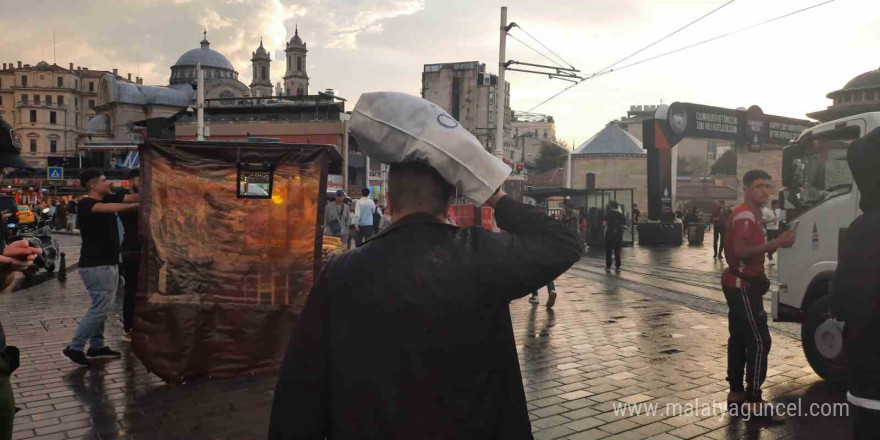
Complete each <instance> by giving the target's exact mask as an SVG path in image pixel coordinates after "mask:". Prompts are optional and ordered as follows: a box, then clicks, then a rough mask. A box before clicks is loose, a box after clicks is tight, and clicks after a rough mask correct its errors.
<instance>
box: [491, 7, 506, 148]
mask: <svg viewBox="0 0 880 440" xmlns="http://www.w3.org/2000/svg"><path fill="white" fill-rule="evenodd" d="M509 30H510V29H509V28H508V26H507V6H502V7H501V27H500V31H501V40H500V44H499V46H498V84H497V85H496V86H495V152H494V154H495V156H496V157H498V158H499V159H502V158H503V157H504V104H505V102H506V100H507V96H506V95H507V87H506V84H505V83H504V70H505V69H507V54H506V52H507V31H509Z"/></svg>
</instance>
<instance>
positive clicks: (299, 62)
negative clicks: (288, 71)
mask: <svg viewBox="0 0 880 440" xmlns="http://www.w3.org/2000/svg"><path fill="white" fill-rule="evenodd" d="M296 71H297V72H302V71H303V58H302V57H296Z"/></svg>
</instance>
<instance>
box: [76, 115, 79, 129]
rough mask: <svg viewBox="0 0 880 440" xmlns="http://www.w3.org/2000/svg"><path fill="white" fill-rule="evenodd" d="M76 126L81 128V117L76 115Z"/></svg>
mask: <svg viewBox="0 0 880 440" xmlns="http://www.w3.org/2000/svg"><path fill="white" fill-rule="evenodd" d="M76 126H77V127H79V115H76Z"/></svg>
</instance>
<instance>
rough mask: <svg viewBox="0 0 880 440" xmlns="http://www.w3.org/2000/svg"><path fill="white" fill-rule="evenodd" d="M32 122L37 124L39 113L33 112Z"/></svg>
mask: <svg viewBox="0 0 880 440" xmlns="http://www.w3.org/2000/svg"><path fill="white" fill-rule="evenodd" d="M31 122H37V111H36V110H31Z"/></svg>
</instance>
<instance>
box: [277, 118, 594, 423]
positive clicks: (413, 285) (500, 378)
mask: <svg viewBox="0 0 880 440" xmlns="http://www.w3.org/2000/svg"><path fill="white" fill-rule="evenodd" d="M432 122H433V121H432ZM388 186H389V192H388V194H387V196H386V197H387V203H388V207H389V208H390V209H391V211H392V212H393V215H394V218H395V222H394V223H393V224H392V225H391V226H390V227H388V229H385V230H383V231H382V232H381V233H380V234H379V235H378V236H376V237H375V238H373V239H372V240H370V241H369V242H367V243H365V244H364V245H363V246H361V247H360V248H358V249H356V250H354V251H352V252H347V253H345V254H342V255H340V256H337V257H336V258H335V259H334V260H332V261H331V262H330V263H329V264H328V265H327V266H326V267H325V268H324V270H323V272H322V273H321V274H320V275H319V276H318V278H317V280H316V281H315V286H314V288H313V290H312V292H311V294H310V295H309V298H308V300H307V301H306V304H305V307H304V309H303V311H302V315H301V318H300V323H299V327H298V328H297V330H296V332H294V334H293V338H292V340H291V343H290V348H289V349H288V351H287V356H286V357H285V359H284V362H283V363H282V368H281V375H280V376H279V378H278V385H277V387H276V390H275V401H274V403H273V406H272V416H271V421H270V425H269V438H270V439H272V440H275V439H293V438H297V439H307V438H309V439H322V438H325V437H332V438H375V439H387V440H394V439H415V438H418V439H505V440H508V439H510V440H517V439H531V438H532V433H531V428H530V421H529V414H528V409H527V408H526V400H525V393H524V390H523V385H522V377H521V374H520V369H519V363H518V360H517V354H516V342H515V340H514V335H513V330H512V326H511V320H510V311H509V308H508V305H509V303H510V301H511V300H514V299H517V298H521V297H523V296H526V295H528V294H529V293H530V292H532V291H534V290H535V289H536V288H538V287H539V286H543V285H546V284H547V283H548V282H549V281H551V280H552V279H553V278H555V277H557V276H559V275H560V274H562V273H563V272H564V271H566V270H567V269H568V268H569V267H571V265H572V264H574V262H575V261H577V260H578V259H579V258H580V246H579V245H578V239H577V237H576V236H575V235H574V234H572V233H571V231H570V230H569V229H568V228H567V227H566V226H565V225H563V224H561V223H560V222H557V221H555V220H553V219H552V218H551V217H549V216H547V215H546V214H545V213H544V212H542V211H541V210H540V209H538V208H536V207H531V206H529V205H526V204H523V203H520V202H518V201H515V200H514V199H513V198H511V197H509V196H507V195H506V194H505V193H504V192H502V191H497V192H496V193H495V195H493V196H492V197H491V198H490V199H489V200H488V201H487V202H486V203H485V206H489V207H493V208H494V209H495V218H496V220H497V222H498V226H499V227H500V228H501V229H503V230H504V231H506V232H505V233H494V232H491V231H488V230H486V229H483V228H481V227H477V226H475V227H469V228H460V227H456V226H451V225H447V224H446V223H445V219H446V213H447V210H448V207H449V201H450V198H451V196H452V195H453V194H454V191H455V190H454V187H453V186H452V185H451V184H449V183H448V182H447V181H446V180H444V179H443V178H442V177H441V176H440V174H439V173H438V172H437V171H436V170H434V169H433V168H431V167H429V166H428V165H425V164H421V163H404V164H392V165H391V169H390V172H389V180H388ZM377 271H381V272H382V274H383V275H382V276H376V274H377V273H378V272H377ZM366 279H369V280H370V282H367V283H365V282H364V281H363V280H366ZM377 341H381V343H377ZM340 384H345V385H344V386H340ZM352 396H357V398H351V397H352Z"/></svg>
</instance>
